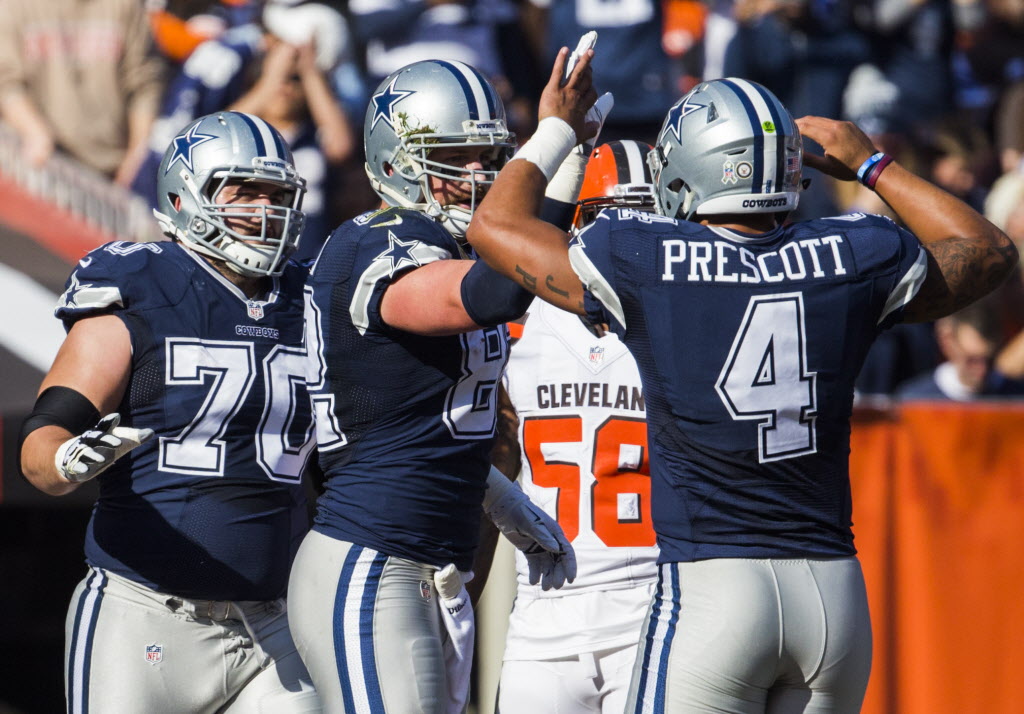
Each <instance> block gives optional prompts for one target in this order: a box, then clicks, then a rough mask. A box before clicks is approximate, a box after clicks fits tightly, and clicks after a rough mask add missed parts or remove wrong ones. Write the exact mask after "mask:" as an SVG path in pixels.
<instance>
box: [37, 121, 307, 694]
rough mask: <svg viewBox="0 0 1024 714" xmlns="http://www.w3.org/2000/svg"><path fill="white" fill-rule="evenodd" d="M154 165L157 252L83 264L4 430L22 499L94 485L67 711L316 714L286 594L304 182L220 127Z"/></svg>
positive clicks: (264, 149)
mask: <svg viewBox="0 0 1024 714" xmlns="http://www.w3.org/2000/svg"><path fill="white" fill-rule="evenodd" d="M158 171H159V174H158V176H157V185H158V187H159V189H160V201H159V213H157V214H156V215H157V218H158V219H159V221H160V224H161V227H162V228H163V230H164V232H165V233H166V234H167V235H168V236H170V237H172V238H173V239H174V240H173V241H163V242H157V243H128V242H116V243H108V244H107V245H105V246H103V247H101V248H97V249H96V250H94V251H92V252H91V253H89V255H87V256H86V257H85V258H83V259H82V260H81V261H79V263H78V265H77V266H76V268H75V270H74V272H73V273H72V274H71V277H70V279H69V280H68V286H67V290H66V291H65V292H64V294H63V296H62V297H61V299H60V303H59V304H58V306H57V311H56V314H57V317H59V318H60V319H61V320H63V321H64V324H65V326H66V327H67V328H68V336H67V339H66V340H65V342H64V344H63V346H62V347H61V349H60V351H59V353H58V354H57V358H56V359H55V360H54V363H53V366H52V367H51V368H50V371H49V373H48V374H47V376H46V378H45V379H44V381H43V384H42V388H41V394H40V397H39V400H38V401H37V403H36V407H35V410H34V412H33V414H32V415H31V416H30V417H29V419H28V420H27V421H26V424H25V427H24V428H23V430H22V434H23V439H24V442H23V448H22V462H21V463H22V469H23V471H24V473H25V475H26V477H27V478H28V479H29V480H30V481H31V482H32V483H33V484H34V485H35V486H36V487H38V488H39V489H41V490H43V491H45V492H46V493H50V494H52V495H61V494H64V493H68V492H70V491H72V490H74V489H75V488H77V487H78V486H79V485H80V484H81V483H82V482H84V481H88V480H90V479H92V478H97V480H98V483H99V489H100V495H99V500H98V501H97V503H96V506H95V507H94V509H93V514H92V519H91V520H90V522H89V527H88V531H87V533H86V541H85V554H86V560H87V561H88V564H89V572H88V575H87V576H86V578H85V579H84V580H83V581H82V582H81V583H80V584H79V586H78V589H77V590H76V591H75V593H74V595H73V597H72V601H71V607H70V608H69V610H68V616H67V625H66V637H67V640H66V643H65V653H66V659H65V665H66V682H65V683H66V691H67V700H68V711H69V712H87V711H94V712H104V713H106V712H111V713H114V714H116V713H118V712H139V711H189V712H253V711H275V712H276V711H279V712H318V711H320V704H319V701H318V699H317V696H316V692H315V691H314V690H313V685H312V682H311V680H310V677H309V675H308V674H307V672H306V670H305V668H304V667H303V665H302V661H301V659H300V658H299V656H298V653H297V652H296V650H295V645H294V644H293V642H292V638H291V635H290V633H289V630H288V623H287V614H286V612H285V605H284V599H283V596H284V594H285V590H286V585H287V578H288V570H289V567H290V565H291V561H292V558H293V556H294V554H295V551H296V549H297V548H298V545H299V542H300V540H301V538H302V536H303V535H304V533H305V532H306V530H307V529H308V522H309V517H308V513H307V510H306V503H305V498H304V495H303V489H302V485H301V478H302V474H303V471H304V469H305V466H306V462H307V460H308V458H309V455H310V453H311V452H312V449H313V441H312V425H311V416H312V415H311V413H310V409H309V407H308V404H309V399H308V396H307V394H306V389H305V384H304V374H305V372H304V370H305V365H306V362H305V360H304V359H303V354H302V340H303V333H302V288H303V283H304V279H305V275H306V271H305V269H304V268H302V267H300V266H299V265H297V264H295V263H294V262H290V261H289V260H288V256H289V255H290V254H291V253H292V251H293V250H294V249H295V247H296V245H297V242H298V237H299V233H300V231H301V229H302V219H303V216H302V212H301V211H300V210H299V209H300V206H301V203H302V196H303V193H304V191H305V182H304V181H303V180H302V178H301V177H299V176H298V174H296V172H295V168H294V166H293V164H292V158H291V154H290V152H289V151H288V148H287V146H286V145H285V143H284V140H283V139H282V138H281V136H280V134H278V133H277V131H276V130H274V129H273V128H272V127H271V126H270V125H269V124H267V123H266V122H264V121H263V120H261V119H258V118H257V117H254V116H250V115H247V114H242V113H238V112H222V113H219V114H211V115H209V116H205V117H201V118H199V119H197V120H195V121H194V122H192V123H191V124H189V125H188V126H186V127H185V128H184V129H183V130H182V131H181V133H179V134H178V136H177V137H176V138H175V139H174V140H173V141H172V142H171V144H170V146H169V147H168V148H167V151H166V152H165V154H164V158H163V161H162V162H161V165H160V168H159V169H158ZM100 414H105V415H106V416H104V417H103V418H102V419H100ZM119 422H120V423H119ZM122 424H123V425H122Z"/></svg>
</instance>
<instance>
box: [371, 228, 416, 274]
mask: <svg viewBox="0 0 1024 714" xmlns="http://www.w3.org/2000/svg"><path fill="white" fill-rule="evenodd" d="M388 243H389V245H388V249H387V250H385V251H384V252H383V253H381V254H380V255H378V256H377V257H376V258H375V259H374V260H389V261H391V274H392V275H394V274H395V271H396V270H398V269H399V268H401V267H402V266H403V265H411V266H413V267H418V266H419V265H421V263H420V261H419V258H417V257H416V256H415V255H413V254H412V251H413V249H414V248H415V247H416V246H417V245H418V244H419V241H417V240H411V241H409V242H408V243H406V242H404V241H401V240H399V239H398V238H397V237H396V236H395V234H394V233H392V232H391V231H388Z"/></svg>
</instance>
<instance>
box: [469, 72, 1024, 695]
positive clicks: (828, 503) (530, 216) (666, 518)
mask: <svg viewBox="0 0 1024 714" xmlns="http://www.w3.org/2000/svg"><path fill="white" fill-rule="evenodd" d="M565 55H566V53H564V52H563V54H561V55H560V58H559V61H558V62H557V63H556V66H555V68H554V71H553V73H552V76H551V80H550V81H549V82H548V84H547V86H546V87H545V89H544V93H543V95H542V97H541V101H540V116H541V121H540V124H539V126H538V129H537V132H536V133H535V134H534V136H533V138H531V140H530V142H529V143H528V144H527V145H526V146H524V147H523V148H522V149H520V152H519V154H517V156H518V158H519V159H522V160H515V161H510V162H509V164H508V165H507V166H506V167H505V169H504V170H503V171H502V173H501V175H500V176H499V177H498V179H497V180H496V181H495V183H494V185H493V186H492V187H491V191H490V192H489V193H488V195H487V197H486V198H485V199H484V200H483V201H482V203H481V205H480V207H479V208H478V209H477V212H476V216H475V218H474V223H473V225H472V226H471V227H470V230H469V234H468V237H469V240H470V243H471V244H472V245H473V247H474V248H475V249H476V250H477V251H478V252H479V253H480V255H481V256H482V258H483V259H484V260H486V261H487V262H488V263H489V264H491V265H492V266H494V267H495V268H496V269H498V270H499V271H500V272H501V273H503V274H505V275H508V276H510V277H512V276H520V279H521V280H522V281H523V283H524V284H525V285H527V286H529V287H531V289H533V290H535V291H536V292H537V294H538V295H539V296H540V297H542V298H544V299H545V300H547V301H549V302H552V303H553V304H555V305H557V306H560V307H562V308H563V309H566V310H570V311H573V312H576V313H577V314H580V315H585V316H587V318H588V319H589V320H591V321H593V322H608V323H610V324H611V326H612V329H613V330H614V331H615V332H616V333H617V334H619V335H620V336H621V337H622V339H623V341H624V342H625V344H626V346H627V347H628V348H629V350H630V352H632V354H633V356H634V357H635V358H636V361H637V365H638V367H639V369H640V375H641V378H642V380H643V384H644V396H645V399H646V407H647V420H648V434H649V445H650V451H651V453H650V464H651V490H652V497H653V499H652V500H653V505H652V512H651V513H652V517H653V521H654V530H655V532H656V533H657V535H658V545H659V546H660V548H661V555H660V557H659V561H658V562H659V575H658V584H657V587H656V591H655V594H654V598H653V600H652V603H651V606H650V609H649V611H648V615H647V621H646V623H645V625H644V627H643V630H642V632H641V633H640V651H639V654H638V657H637V662H636V667H635V669H634V672H633V678H632V683H631V685H630V697H629V699H628V701H627V707H626V711H627V712H628V713H629V714H643V713H647V712H650V713H652V714H661V713H663V712H669V713H671V714H689V713H690V712H706V711H716V712H734V713H736V714H761V713H764V712H771V713H772V714H790V713H793V714H795V713H797V712H802V713H809V712H815V713H826V712H828V713H830V714H831V713H834V712H835V713H845V712H851V713H852V712H857V711H859V710H860V706H861V702H862V700H863V697H864V692H865V689H866V686H867V681H868V674H869V672H870V668H871V625H870V621H869V617H868V608H867V597H866V593H865V587H864V580H863V576H862V574H861V569H860V564H859V563H858V561H857V559H856V556H855V553H856V550H855V548H854V545H853V533H852V530H851V507H850V502H851V499H850V482H849V476H848V456H849V435H850V423H849V417H850V412H851V409H852V401H853V382H854V379H855V378H856V376H857V373H858V372H859V370H860V367H861V364H862V362H863V360H864V356H865V353H866V352H867V350H868V347H869V346H870V345H871V343H872V341H873V340H874V339H875V337H876V336H877V335H878V334H879V333H880V332H881V331H882V330H884V329H886V328H888V327H890V326H892V325H893V324H894V323H896V322H898V321H900V320H904V321H918V320H932V319H935V318H937V317H940V316H942V315H946V314H949V313H950V312H953V311H954V310H956V309H958V308H960V307H963V306H964V305H966V304H968V303H970V302H972V301H974V300H977V299H978V298H979V297H981V296H982V295H984V294H985V293H986V292H988V291H990V290H992V289H993V288H994V287H995V286H996V285H997V284H998V283H999V281H1001V280H1002V279H1003V278H1005V277H1006V275H1007V274H1008V273H1009V272H1010V270H1011V269H1012V268H1013V266H1014V265H1015V264H1016V261H1017V252H1016V250H1015V249H1014V247H1013V244H1012V243H1011V242H1010V240H1009V239H1008V238H1007V237H1006V235H1004V234H1003V233H1002V232H1001V231H1000V230H999V229H997V228H996V227H995V226H993V225H992V224H991V223H989V222H988V221H986V220H985V219H984V218H983V217H982V216H980V215H979V214H978V213H977V212H975V211H974V210H972V209H971V208H970V207H969V206H967V205H966V204H964V203H963V202H961V201H959V200H957V199H956V198H954V197H952V196H950V195H949V194H947V193H945V192H943V191H942V190H941V189H939V188H937V187H936V186H934V185H932V184H930V183H928V182H926V181H924V180H923V179H920V178H918V177H916V176H914V175H913V174H911V173H910V172H909V171H907V170H905V169H903V168H902V167H900V166H899V165H898V164H896V163H894V162H893V161H892V159H891V157H888V156H886V155H885V154H881V153H879V152H877V151H876V150H875V148H874V147H873V146H872V145H871V142H870V140H869V139H868V138H867V137H866V136H865V135H864V134H863V132H861V131H860V130H859V129H858V128H857V127H856V126H854V125H853V124H850V123H849V122H838V121H832V120H829V119H823V118H820V117H803V118H802V119H799V120H796V121H794V120H793V118H792V117H791V116H790V115H789V112H788V111H787V110H786V108H785V107H784V106H783V105H782V104H781V103H780V102H779V100H778V99H777V98H776V97H775V96H774V95H772V94H771V93H770V92H769V91H768V90H766V89H765V88H764V87H761V86H760V85H757V84H754V83H753V82H748V81H745V80H742V79H718V80H713V81H708V82H703V83H701V84H700V85H698V86H697V87H696V88H694V89H693V90H692V91H691V92H690V93H688V94H687V95H686V96H684V97H683V98H682V99H680V100H679V101H678V102H676V104H675V105H674V106H673V107H672V108H671V109H670V110H669V112H668V115H667V116H666V118H665V121H664V124H663V126H662V129H661V133H660V134H659V137H658V140H657V143H656V145H655V147H654V149H653V150H652V151H651V153H650V154H649V157H650V159H649V163H650V167H651V174H652V179H653V182H654V185H655V200H656V208H657V214H658V215H653V214H648V213H640V212H637V211H633V210H630V209H610V210H605V211H604V212H603V213H602V214H601V215H600V216H599V217H598V219H597V220H595V221H594V222H593V223H592V224H590V226H588V227H587V228H585V229H584V230H582V231H580V232H579V233H578V234H577V235H576V236H575V238H574V240H573V242H572V244H571V245H570V246H569V248H568V249H567V248H566V244H565V241H564V238H563V235H562V234H561V232H560V231H558V230H557V229H556V228H553V227H552V226H550V225H549V224H546V223H544V222H543V221H541V220H539V219H538V218H537V216H538V212H539V205H540V197H541V195H542V194H543V191H544V186H545V179H546V177H547V176H550V175H551V174H552V172H553V170H554V169H553V166H554V165H557V164H558V162H560V161H561V160H562V157H564V156H565V155H566V154H568V153H569V152H570V151H571V150H572V147H573V145H574V144H575V143H576V142H577V137H578V136H580V135H581V134H583V132H584V113H585V112H586V111H587V109H588V108H589V107H590V105H591V104H592V103H593V101H594V93H593V92H592V91H590V82H591V77H590V74H589V72H590V67H589V59H590V57H591V56H592V55H589V54H588V56H587V57H586V59H585V60H581V61H580V64H579V66H578V68H577V70H576V71H575V72H574V73H573V75H572V77H571V78H570V80H569V82H568V83H567V84H565V85H564V86H563V85H561V83H560V79H561V76H562V66H563V65H564V63H565ZM801 135H803V136H806V137H808V138H809V139H812V140H814V141H815V142H817V143H818V144H819V145H820V146H822V147H824V150H825V156H813V155H804V154H803V151H802V145H801ZM804 161H806V162H807V163H808V164H809V165H812V166H814V167H815V168H818V169H820V170H822V171H824V172H826V173H828V174H830V175H832V176H834V177H836V178H839V179H845V180H853V179H856V178H858V176H859V178H860V180H861V181H862V182H863V183H864V184H865V185H866V186H868V187H869V188H872V189H874V190H875V191H876V192H877V193H878V194H879V196H880V197H881V198H882V199H884V200H885V201H886V202H887V203H888V204H889V205H890V207H891V208H892V209H893V210H894V211H895V212H896V214H897V215H898V216H899V217H900V219H901V220H902V221H903V223H904V224H905V225H906V226H907V228H909V231H908V230H905V229H903V228H900V227H898V226H897V225H896V224H895V223H893V222H892V221H889V220H888V219H885V218H881V217H878V216H867V215H849V216H841V217H837V218H823V219H817V220H811V221H804V222H800V223H794V224H788V225H787V224H786V223H785V222H784V219H785V216H786V214H787V212H788V211H790V210H792V209H793V208H795V207H796V204H797V200H798V196H799V191H800V188H801V181H800V175H801V169H802V164H803V162H804ZM911 231H912V232H911Z"/></svg>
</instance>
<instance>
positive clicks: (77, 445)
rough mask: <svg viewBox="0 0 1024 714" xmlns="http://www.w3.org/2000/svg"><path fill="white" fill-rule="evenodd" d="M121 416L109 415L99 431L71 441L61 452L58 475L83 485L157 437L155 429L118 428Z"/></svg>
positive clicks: (58, 456) (95, 430)
mask: <svg viewBox="0 0 1024 714" xmlns="http://www.w3.org/2000/svg"><path fill="white" fill-rule="evenodd" d="M120 423H121V415H120V414H117V413H114V414H107V415H106V416H105V417H103V418H102V419H100V420H99V422H98V423H97V424H96V426H95V427H93V428H92V429H89V431H87V432H85V433H84V434H79V435H78V436H76V437H73V438H71V439H68V440H67V441H65V442H64V443H63V444H61V445H60V447H58V449H57V455H56V456H55V457H54V463H55V464H56V466H57V471H58V472H59V473H60V475H61V476H63V477H64V478H65V479H67V480H68V481H70V482H71V483H83V482H85V481H89V480H90V479H94V478H96V477H97V476H99V475H100V474H101V473H103V472H104V471H105V470H106V469H107V468H108V467H109V466H110V465H111V464H112V463H114V462H115V461H117V460H118V459H119V458H121V457H122V456H124V455H125V454H127V453H128V452H129V451H131V450H132V449H134V448H135V447H137V446H140V445H141V444H142V443H144V442H146V441H148V440H149V439H150V438H151V437H152V436H153V430H152V429H131V428H129V427H126V426H118V424H120Z"/></svg>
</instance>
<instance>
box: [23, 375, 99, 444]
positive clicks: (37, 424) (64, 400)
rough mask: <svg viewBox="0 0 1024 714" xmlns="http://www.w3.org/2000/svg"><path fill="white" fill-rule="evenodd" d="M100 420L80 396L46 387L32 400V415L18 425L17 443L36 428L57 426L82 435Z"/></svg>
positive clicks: (93, 408) (68, 391)
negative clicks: (34, 402)
mask: <svg viewBox="0 0 1024 714" xmlns="http://www.w3.org/2000/svg"><path fill="white" fill-rule="evenodd" d="M99 420H100V413H99V411H97V410H96V407H94V406H93V405H92V402H90V401H89V400H88V399H87V398H86V397H85V396H84V395H82V394H81V393H80V392H77V391H75V390H74V389H71V388H70V387H48V388H47V389H46V390H45V391H43V393H42V394H40V395H39V398H38V399H37V400H36V404H35V407H33V409H32V413H31V414H29V415H28V419H26V420H25V422H24V423H23V424H22V425H21V436H20V437H19V442H24V441H25V439H26V438H27V437H28V435H29V434H31V433H32V432H33V431H35V430H36V429H39V428H41V427H44V426H59V427H63V428H64V429H67V430H68V431H70V432H71V433H72V434H76V435H77V434H82V433H84V432H86V431H88V430H89V429H91V428H92V427H94V426H96V422H98V421H99Z"/></svg>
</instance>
